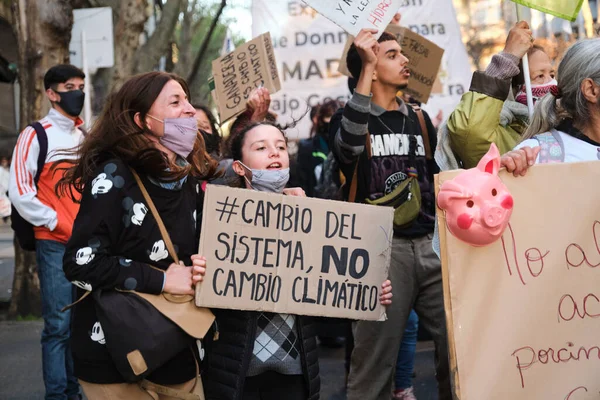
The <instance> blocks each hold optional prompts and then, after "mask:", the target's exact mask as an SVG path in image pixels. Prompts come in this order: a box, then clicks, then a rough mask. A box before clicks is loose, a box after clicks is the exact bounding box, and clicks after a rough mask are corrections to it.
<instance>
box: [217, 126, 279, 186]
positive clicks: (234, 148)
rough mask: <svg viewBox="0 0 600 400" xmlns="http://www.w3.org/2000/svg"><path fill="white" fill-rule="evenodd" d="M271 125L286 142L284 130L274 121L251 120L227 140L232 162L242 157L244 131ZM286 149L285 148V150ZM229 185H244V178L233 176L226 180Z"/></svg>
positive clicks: (240, 159)
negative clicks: (229, 180)
mask: <svg viewBox="0 0 600 400" xmlns="http://www.w3.org/2000/svg"><path fill="white" fill-rule="evenodd" d="M263 125H266V126H273V127H275V128H277V129H278V130H279V131H280V132H281V134H282V135H283V138H284V140H285V142H286V143H287V141H288V138H287V136H286V134H285V132H284V130H283V129H282V127H281V126H279V125H277V124H276V123H273V122H271V121H266V120H265V121H260V122H252V123H250V124H247V125H245V126H244V127H243V128H242V129H241V130H239V131H237V132H236V133H235V135H233V136H231V139H230V140H229V143H228V145H229V149H228V150H229V154H231V158H232V159H233V162H235V161H238V160H239V161H242V158H243V156H244V155H243V154H242V147H244V139H245V138H246V133H248V132H250V131H251V130H252V129H254V128H256V127H259V126H263ZM286 151H287V150H286ZM228 184H229V186H234V187H244V178H243V177H241V176H237V175H236V176H235V178H233V179H232V181H231V182H228Z"/></svg>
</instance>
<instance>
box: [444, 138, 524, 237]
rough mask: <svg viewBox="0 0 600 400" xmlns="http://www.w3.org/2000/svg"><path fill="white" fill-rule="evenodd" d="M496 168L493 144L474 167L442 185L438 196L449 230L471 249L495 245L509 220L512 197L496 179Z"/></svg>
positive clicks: (498, 161)
mask: <svg viewBox="0 0 600 400" xmlns="http://www.w3.org/2000/svg"><path fill="white" fill-rule="evenodd" d="M499 169H500V152H499V151H498V148H497V147H496V145H495V144H492V146H491V147H490V150H489V151H488V152H487V154H486V155H485V156H483V158H482V159H481V161H479V164H477V167H475V168H471V169H468V170H466V171H464V172H462V173H461V174H460V175H458V176H457V177H455V178H454V179H452V180H449V181H446V182H444V183H443V184H442V186H441V188H440V192H439V193H438V199H437V203H438V206H439V207H440V208H441V209H443V210H445V212H446V225H447V226H448V230H450V232H451V233H452V234H453V235H454V236H455V237H456V238H458V239H460V240H462V241H463V242H466V243H468V244H470V245H472V246H487V245H488V244H491V243H493V242H495V241H496V240H497V239H498V238H500V237H501V236H502V234H503V233H504V230H505V229H506V226H507V225H508V222H509V220H510V216H511V214H512V209H513V197H512V196H511V195H510V193H509V191H508V189H507V188H506V186H505V185H504V183H502V181H501V180H500V178H498V170H499Z"/></svg>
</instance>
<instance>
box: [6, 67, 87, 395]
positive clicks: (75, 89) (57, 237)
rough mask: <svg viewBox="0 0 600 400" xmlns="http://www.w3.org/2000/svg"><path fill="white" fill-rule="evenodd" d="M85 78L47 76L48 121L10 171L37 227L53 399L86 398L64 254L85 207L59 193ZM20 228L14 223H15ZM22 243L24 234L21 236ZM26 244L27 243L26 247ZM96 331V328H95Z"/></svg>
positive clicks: (17, 201)
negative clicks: (76, 367)
mask: <svg viewBox="0 0 600 400" xmlns="http://www.w3.org/2000/svg"><path fill="white" fill-rule="evenodd" d="M84 78H85V74H84V73H83V72H82V71H81V70H80V69H79V68H77V67H74V66H72V65H67V64H62V65H56V66H54V67H52V68H50V69H49V70H48V72H47V73H46V75H45V76H44V88H45V89H46V96H47V98H48V100H50V103H51V105H52V108H51V109H50V112H48V115H46V116H45V117H44V118H42V119H41V120H39V121H38V123H39V125H37V123H34V124H32V125H37V127H36V128H34V127H33V126H32V125H30V126H28V127H26V128H25V130H23V132H21V134H20V135H19V139H18V141H17V145H16V146H15V150H14V154H13V158H12V165H11V167H10V184H9V197H10V200H11V202H12V204H13V205H14V207H15V209H16V211H18V214H19V215H20V216H21V217H22V218H23V219H24V220H25V221H26V222H29V223H30V224H31V225H33V231H34V234H35V244H33V243H32V247H33V246H35V251H36V258H37V264H38V274H39V279H40V288H41V294H42V316H43V317H44V330H43V331H42V366H43V373H44V384H45V386H46V396H45V398H46V399H47V400H49V399H53V400H54V399H61V400H62V399H65V400H66V399H69V400H71V399H80V398H81V396H80V394H79V385H78V383H77V379H76V378H75V377H74V376H73V361H72V359H71V348H70V345H69V339H70V328H69V323H70V311H66V312H61V309H62V308H63V307H65V306H66V305H68V304H71V303H72V302H73V295H74V288H75V287H74V286H73V285H71V283H70V282H69V281H68V280H67V279H66V278H65V274H64V272H63V268H62V266H63V255H64V252H65V244H66V243H67V241H68V240H69V238H70V236H71V230H72V228H73V221H74V220H75V216H76V215H77V212H78V210H79V205H78V204H77V203H76V202H74V201H73V200H71V198H70V197H69V196H66V197H62V198H60V199H59V198H58V196H57V195H56V192H55V190H54V188H55V186H56V183H57V182H58V180H59V179H60V178H62V175H63V174H62V173H61V169H60V168H61V167H60V164H59V165H57V167H58V169H56V170H54V169H53V167H54V166H53V164H54V163H56V162H60V161H61V160H63V159H64V158H65V157H66V156H65V155H64V154H62V153H63V151H64V150H66V149H71V148H73V147H77V146H78V145H79V144H80V142H81V140H82V139H83V131H82V130H81V129H80V127H81V126H82V125H83V121H82V120H81V119H80V118H79V113H81V110H82V108H83V101H84V98H85V93H84V92H83V89H84ZM13 226H14V222H13ZM17 238H19V235H17ZM23 244H24V243H21V245H23ZM90 328H91V327H90Z"/></svg>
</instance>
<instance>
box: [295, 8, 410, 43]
mask: <svg viewBox="0 0 600 400" xmlns="http://www.w3.org/2000/svg"><path fill="white" fill-rule="evenodd" d="M302 1H304V2H305V3H306V4H308V5H309V6H311V7H312V8H314V9H315V10H317V11H318V12H319V13H321V14H323V15H324V16H325V17H327V18H328V19H329V20H331V21H333V22H334V23H335V24H336V25H338V26H340V27H342V28H343V29H344V30H345V31H346V32H348V33H349V34H351V35H353V36H357V35H358V32H360V30H361V29H363V28H371V29H377V30H378V32H377V35H376V36H377V38H379V36H381V34H382V33H383V30H384V29H385V27H386V26H387V25H388V24H389V22H390V21H391V20H392V18H393V17H394V14H396V11H398V8H399V7H400V4H402V3H403V2H404V0H379V1H352V0H342V1H328V2H326V1H323V0H302Z"/></svg>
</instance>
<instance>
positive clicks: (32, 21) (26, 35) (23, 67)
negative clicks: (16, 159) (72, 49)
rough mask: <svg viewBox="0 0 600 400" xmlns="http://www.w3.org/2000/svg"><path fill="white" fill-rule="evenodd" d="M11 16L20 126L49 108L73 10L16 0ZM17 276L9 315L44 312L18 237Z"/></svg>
mask: <svg viewBox="0 0 600 400" xmlns="http://www.w3.org/2000/svg"><path fill="white" fill-rule="evenodd" d="M12 19H13V28H14V30H15V36H16V37H17V42H18V47H19V85H20V89H21V98H20V109H21V113H20V115H21V120H20V121H19V122H20V127H21V128H23V127H24V126H25V125H27V124H28V123H30V122H33V121H36V120H38V119H40V118H41V117H43V116H44V115H45V114H46V113H47V112H48V109H49V107H50V104H49V102H48V101H47V100H46V96H45V90H44V84H43V78H44V74H45V73H46V71H47V70H48V69H49V68H50V67H52V66H54V65H56V64H62V63H67V62H69V42H70V41H71V28H72V26H73V9H72V4H71V2H70V1H65V0H13V2H12ZM14 243H15V275H14V281H13V292H12V298H11V304H10V308H9V316H11V317H13V318H14V317H16V316H18V315H21V316H26V315H30V314H33V315H41V302H40V283H39V279H38V275H37V266H36V263H35V253H33V252H26V251H24V250H23V249H21V247H20V246H19V245H18V243H17V241H16V240H15V242H14Z"/></svg>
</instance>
